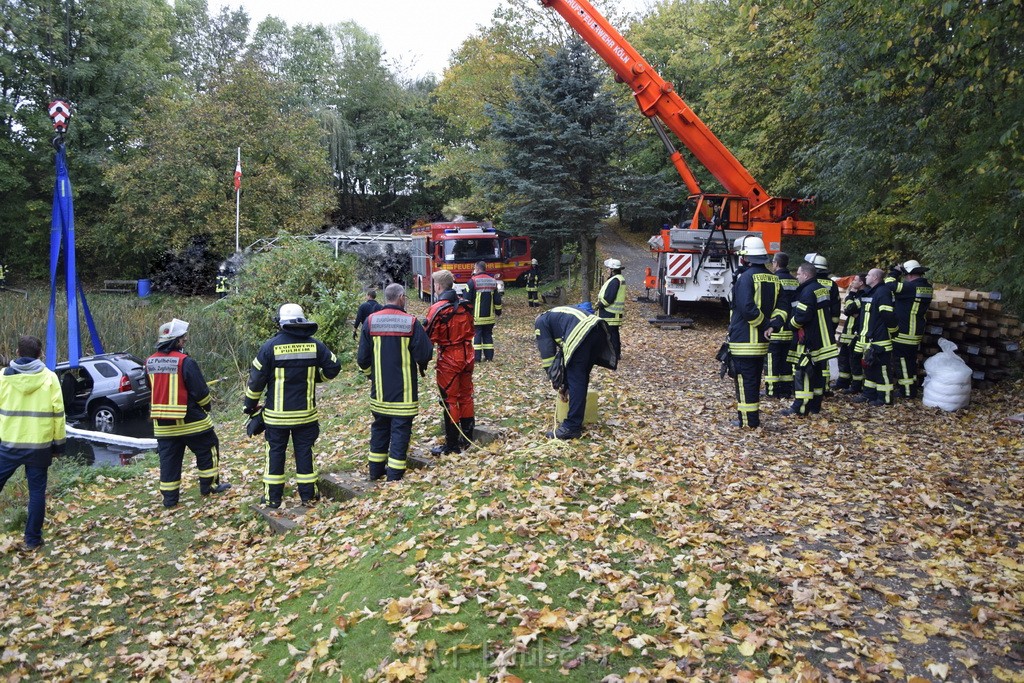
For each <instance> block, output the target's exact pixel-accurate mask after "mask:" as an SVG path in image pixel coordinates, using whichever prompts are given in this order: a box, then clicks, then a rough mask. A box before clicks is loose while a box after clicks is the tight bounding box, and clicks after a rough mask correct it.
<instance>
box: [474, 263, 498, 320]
mask: <svg viewBox="0 0 1024 683" xmlns="http://www.w3.org/2000/svg"><path fill="white" fill-rule="evenodd" d="M467 286H468V288H469V292H468V294H467V296H466V299H467V300H468V301H469V305H470V306H472V307H473V322H474V323H475V324H477V325H493V324H494V322H495V319H496V317H497V316H498V315H499V314H500V313H501V292H499V291H498V281H497V280H495V279H494V278H493V277H491V276H490V275H488V274H487V273H478V274H477V275H474V276H473V277H471V278H469V282H468V283H467Z"/></svg>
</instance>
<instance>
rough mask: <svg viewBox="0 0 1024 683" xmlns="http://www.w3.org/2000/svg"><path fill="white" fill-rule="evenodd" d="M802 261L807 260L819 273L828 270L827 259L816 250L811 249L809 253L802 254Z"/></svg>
mask: <svg viewBox="0 0 1024 683" xmlns="http://www.w3.org/2000/svg"><path fill="white" fill-rule="evenodd" d="M804 261H807V262H808V263H810V264H811V265H812V266H814V269H815V270H816V271H818V272H819V273H827V272H828V259H826V258H825V257H824V256H822V255H821V254H819V253H818V252H816V251H812V252H811V253H810V254H807V255H806V256H804Z"/></svg>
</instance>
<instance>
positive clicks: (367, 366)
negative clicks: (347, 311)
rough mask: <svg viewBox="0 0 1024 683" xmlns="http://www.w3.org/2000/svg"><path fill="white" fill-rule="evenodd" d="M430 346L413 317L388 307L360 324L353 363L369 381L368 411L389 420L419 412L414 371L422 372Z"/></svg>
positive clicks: (390, 305)
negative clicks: (386, 417)
mask: <svg viewBox="0 0 1024 683" xmlns="http://www.w3.org/2000/svg"><path fill="white" fill-rule="evenodd" d="M433 355H434V345H433V344H432V343H431V341H430V338H429V337H427V333H426V332H425V331H424V329H423V326H422V325H420V323H419V321H418V320H416V316H414V315H410V314H409V313H406V312H405V311H403V310H402V309H401V308H399V307H398V306H394V305H392V304H388V305H387V306H385V307H384V308H382V309H381V310H379V311H377V312H376V313H374V314H372V315H371V316H370V317H369V318H367V319H366V322H365V323H363V332H362V336H360V338H359V351H358V353H357V356H356V363H357V364H358V365H359V369H360V370H362V371H363V373H364V374H365V375H367V376H368V377H369V378H370V410H372V411H373V412H375V413H378V414H380V415H391V416H393V417H406V416H413V415H416V414H417V413H418V412H419V393H418V392H419V381H418V378H417V374H416V373H417V370H419V371H421V372H422V371H425V370H426V368H427V363H428V362H430V359H431V357H433Z"/></svg>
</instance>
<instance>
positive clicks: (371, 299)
mask: <svg viewBox="0 0 1024 683" xmlns="http://www.w3.org/2000/svg"><path fill="white" fill-rule="evenodd" d="M382 308H384V307H383V306H381V305H380V302H379V301H377V290H376V289H373V288H372V287H371V288H370V289H367V290H366V301H364V302H363V303H361V304H359V308H358V309H357V310H356V319H355V322H353V323H352V338H353V339H357V338H358V334H359V326H360V325H362V324H363V323H364V322H366V319H367V318H368V317H369V316H370V314H371V313H376V312H377V311H379V310H380V309H382Z"/></svg>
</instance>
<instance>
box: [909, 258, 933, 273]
mask: <svg viewBox="0 0 1024 683" xmlns="http://www.w3.org/2000/svg"><path fill="white" fill-rule="evenodd" d="M927 270H928V269H927V268H925V267H924V266H922V265H921V264H920V263H918V262H917V261H915V260H913V259H911V260H910V261H907V262H906V263H904V264H903V272H904V273H906V274H907V275H924V274H925V272H926V271H927Z"/></svg>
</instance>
